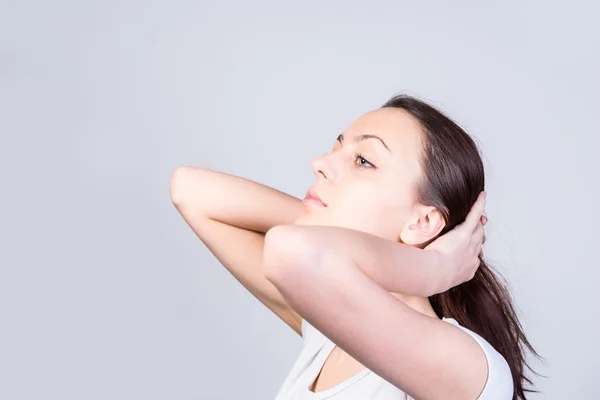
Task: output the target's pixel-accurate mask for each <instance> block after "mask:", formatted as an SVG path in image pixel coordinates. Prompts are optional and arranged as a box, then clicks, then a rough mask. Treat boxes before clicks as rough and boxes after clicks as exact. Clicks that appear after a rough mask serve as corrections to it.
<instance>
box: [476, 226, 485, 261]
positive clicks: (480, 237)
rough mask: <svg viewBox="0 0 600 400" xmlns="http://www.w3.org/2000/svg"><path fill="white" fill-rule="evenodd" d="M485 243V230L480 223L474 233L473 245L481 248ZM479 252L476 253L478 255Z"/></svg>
mask: <svg viewBox="0 0 600 400" xmlns="http://www.w3.org/2000/svg"><path fill="white" fill-rule="evenodd" d="M484 242H485V230H484V229H483V223H481V222H479V223H478V224H477V227H476V228H475V231H474V232H473V243H475V245H476V246H481V245H482V244H483V243H484ZM478 253H479V252H477V253H475V254H478Z"/></svg>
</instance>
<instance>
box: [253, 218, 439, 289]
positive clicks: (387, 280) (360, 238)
mask: <svg viewBox="0 0 600 400" xmlns="http://www.w3.org/2000/svg"><path fill="white" fill-rule="evenodd" d="M269 235H272V236H275V240H272V239H273V238H272V239H271V240H269V239H267V242H269V241H271V242H277V243H278V244H277V245H276V246H270V248H268V249H267V248H265V252H269V251H275V252H278V251H283V252H287V254H288V257H289V258H291V257H313V258H314V259H319V262H318V263H315V265H317V264H318V265H320V267H321V268H323V267H324V268H335V267H336V266H335V265H332V264H334V263H335V261H333V260H339V259H340V257H344V258H346V259H347V260H348V261H351V262H352V263H354V264H355V265H356V266H357V267H358V268H359V269H360V270H361V271H363V272H364V273H365V274H366V275H367V276H369V277H370V278H371V279H372V280H373V281H374V282H376V283H377V284H379V285H380V286H382V287H383V288H384V289H386V290H387V291H389V292H395V293H402V294H408V295H417V296H424V297H427V296H431V295H433V294H435V293H439V291H440V288H441V287H444V285H445V284H446V282H445V281H444V279H446V276H445V275H446V274H445V273H444V270H443V266H442V262H441V258H440V256H439V254H437V253H436V252H433V251H427V250H422V249H419V248H416V247H413V246H409V245H406V244H402V243H397V242H394V241H391V240H387V239H383V238H380V237H378V236H375V235H371V234H368V233H364V232H360V231H355V230H351V229H346V228H339V227H333V226H307V225H301V226H297V225H295V226H289V225H288V226H277V227H275V228H273V229H272V230H270V231H269V232H268V233H267V237H269ZM282 256H283V257H284V258H286V256H285V255H282ZM265 257H267V255H266V256H265ZM328 260H332V261H331V263H329V264H328V262H327V261H328ZM309 263H310V261H309ZM282 268H285V266H282Z"/></svg>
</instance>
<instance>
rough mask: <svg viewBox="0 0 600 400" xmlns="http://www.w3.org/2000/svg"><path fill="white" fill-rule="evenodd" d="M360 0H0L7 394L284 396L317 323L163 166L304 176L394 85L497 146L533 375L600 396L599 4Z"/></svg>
mask: <svg viewBox="0 0 600 400" xmlns="http://www.w3.org/2000/svg"><path fill="white" fill-rule="evenodd" d="M357 3H359V2H357ZM360 3H361V4H351V3H350V2H344V1H328V2H324V1H320V2H317V1H314V2H307V1H303V2H294V3H292V2H276V1H272V2H257V1H252V2H243V1H235V2H234V1H224V2H216V1H213V2H208V1H205V2H198V1H196V2H193V1H187V2H185V1H170V2H166V1H163V2H157V1H151V2H150V1H144V2H142V1H137V2H135V1H118V2H117V1H114V0H113V1H103V2H101V1H87V2H81V1H80V2H75V1H70V2H66V1H54V2H42V1H19V2H17V1H11V2H6V1H3V2H2V3H1V6H0V110H1V111H0V132H1V142H0V163H1V165H0V167H1V168H0V174H1V179H2V180H1V182H2V197H1V200H0V201H1V203H0V204H1V208H0V209H1V216H0V217H1V224H0V226H1V232H2V236H1V239H2V244H1V245H0V247H1V251H0V257H1V258H0V266H1V271H0V273H1V275H0V398H1V399H3V400H4V399H6V400H21V399H28V400H29V399H31V400H33V399H35V400H38V399H44V400H46V399H60V400H81V399H86V400H96V399H111V400H117V399H119V400H121V399H123V400H125V399H127V400H129V399H144V400H154V399H178V400H179V399H190V400H191V399H256V400H260V399H272V398H274V396H275V394H276V393H277V391H278V390H279V388H280V386H281V384H282V383H283V380H284V378H285V377H286V375H287V373H288V372H289V370H290V369H291V366H292V364H293V362H294V361H295V359H296V357H297V355H298V353H299V351H300V349H301V346H302V339H301V338H300V337H299V336H298V335H296V334H295V333H294V332H293V331H292V330H291V329H290V328H289V327H288V326H287V325H285V324H284V323H283V322H282V321H280V320H279V319H278V318H277V317H276V316H275V315H274V314H273V313H272V312H271V311H269V310H268V309H267V308H266V307H264V306H263V305H262V304H261V303H260V302H259V301H258V300H256V299H255V298H254V297H253V296H252V295H251V294H249V293H248V292H247V291H246V289H244V288H243V287H242V286H241V285H240V284H239V283H238V282H237V281H236V280H235V279H234V278H233V276H232V275H230V274H229V273H228V272H227V270H225V268H224V267H222V266H221V265H220V264H219V263H218V261H217V260H216V258H215V257H214V256H213V255H212V254H211V253H210V252H209V251H208V250H207V249H206V248H205V247H204V245H203V244H202V243H201V242H200V240H199V239H198V238H197V237H196V236H195V235H194V233H193V232H192V230H191V229H190V228H189V227H188V226H187V225H186V223H185V221H184V220H183V219H182V218H181V216H180V215H179V214H178V213H177V211H176V209H175V208H174V206H173V205H172V203H171V201H170V197H169V179H170V177H171V174H172V173H173V171H174V170H175V168H176V167H177V166H180V165H197V166H203V167H208V168H212V169H217V170H221V171H225V172H228V173H232V174H236V175H241V176H243V177H246V178H250V179H253V180H256V181H259V182H261V183H265V184H267V185H270V186H274V187H276V188H278V189H280V190H283V191H285V192H288V193H290V194H292V195H295V196H297V197H303V195H304V193H305V191H306V189H307V188H308V187H309V186H310V185H311V184H312V183H313V182H314V180H315V177H314V175H313V173H312V171H311V160H312V159H313V158H314V157H317V156H319V155H321V154H323V153H324V152H326V151H329V150H330V148H331V146H332V145H333V143H334V141H335V138H336V136H337V134H338V133H340V132H342V131H343V130H344V129H346V128H347V127H348V125H350V123H351V122H352V121H353V120H355V119H356V118H357V117H359V116H360V115H361V114H363V113H365V112H367V111H369V110H372V109H374V108H377V107H379V106H380V105H381V104H383V103H384V102H385V101H386V100H387V99H388V98H389V97H390V96H392V95H394V94H396V93H406V94H411V95H415V96H417V97H419V98H421V99H424V100H426V101H428V102H431V103H432V104H433V105H435V106H437V107H439V108H440V109H442V110H443V111H444V112H446V113H448V115H449V116H450V117H452V118H453V119H455V120H456V121H457V122H458V123H459V124H460V125H461V126H463V127H464V128H465V129H466V130H467V131H468V132H469V133H470V134H471V135H473V136H475V138H476V141H477V143H478V145H479V146H480V149H481V151H482V152H483V155H484V161H485V167H486V177H487V179H486V185H487V191H488V205H487V209H486V212H487V215H488V217H489V221H490V222H489V224H488V225H487V227H486V230H487V235H488V240H487V243H486V252H487V257H488V258H489V260H490V262H491V263H492V264H493V265H494V266H496V267H497V268H498V269H499V270H500V271H501V272H502V273H503V274H504V275H505V276H506V277H507V279H508V280H509V282H510V284H511V291H512V293H513V295H514V298H515V301H516V304H517V307H518V309H519V312H520V316H521V321H522V323H523V326H524V328H525V331H526V333H527V334H528V337H529V339H530V340H531V342H532V343H533V344H534V346H535V347H536V349H537V350H538V351H539V352H540V353H541V354H542V355H543V356H544V357H545V358H546V362H545V363H540V362H537V361H536V360H532V361H533V365H534V366H535V367H536V368H537V370H538V371H539V372H540V373H542V374H544V375H547V376H548V378H547V379H540V378H536V377H534V381H535V383H536V384H537V387H538V388H539V389H540V390H542V391H543V394H540V395H533V396H531V398H533V399H565V398H568V399H594V398H597V393H598V389H597V383H598V379H599V378H600V367H599V363H600V361H599V360H600V351H599V350H598V347H599V346H598V327H599V325H598V311H597V307H598V304H599V302H600V295H599V294H598V284H599V279H598V278H599V273H598V264H599V262H598V251H597V250H598V239H599V236H598V233H597V232H598V230H597V228H598V226H599V224H600V220H599V217H598V203H599V201H600V198H599V191H598V184H599V179H598V173H599V172H600V168H599V166H598V164H599V163H598V146H599V145H600V142H599V140H598V134H599V132H600V129H599V128H600V123H599V115H600V77H599V74H600V52H599V50H600V40H599V38H600V31H599V28H598V25H597V16H598V13H599V11H600V7H599V6H598V5H595V4H593V3H594V2H591V1H590V2H589V3H588V4H584V3H583V2H569V3H568V4H567V3H566V2H553V3H550V2H546V1H502V2H495V3H493V4H487V3H485V2H479V1H461V2H443V1H434V2H417V1H414V2H407V1H403V2H398V1H396V2H392V1H390V2H368V4H367V2H360Z"/></svg>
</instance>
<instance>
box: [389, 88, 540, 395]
mask: <svg viewBox="0 0 600 400" xmlns="http://www.w3.org/2000/svg"><path fill="white" fill-rule="evenodd" d="M384 107H393V108H400V109H403V110H405V111H406V112H408V113H409V114H410V115H412V117H414V118H415V119H416V120H417V121H418V122H419V124H420V126H421V130H422V138H423V140H422V143H423V153H422V155H421V158H420V162H421V167H422V169H423V178H422V180H421V181H420V182H419V184H418V185H417V187H416V192H415V193H416V200H417V201H418V202H419V203H420V204H425V205H428V206H433V207H436V208H437V209H438V210H439V211H440V212H441V213H442V215H443V216H444V220H445V222H446V226H445V227H444V229H443V230H442V231H441V232H440V234H439V235H443V234H444V233H446V232H448V231H450V230H452V228H454V227H455V226H457V225H458V224H460V223H462V222H463V221H464V220H465V218H466V216H467V214H468V212H469V210H470V209H471V207H472V206H473V204H474V203H475V201H476V200H477V196H478V195H479V193H480V192H481V191H483V190H485V176H484V169H483V162H482V160H481V156H480V154H479V151H478V149H477V146H476V144H475V142H474V141H473V139H472V138H471V137H470V136H469V135H468V134H467V133H466V132H465V131H464V130H463V129H462V128H461V127H460V126H458V124H456V123H455V122H454V121H452V120H451V119H450V118H448V117H447V116H446V115H444V113H442V112H441V111H439V110H437V109H436V108H434V107H433V106H431V105H429V104H427V103H425V102H423V101H422V100H419V99H416V98H415V97H412V96H408V95H404V94H399V95H396V96H394V97H392V98H391V99H390V100H388V101H387V102H386V103H385V104H384V105H383V106H382V108H384ZM479 258H480V262H481V264H480V266H479V268H478V269H477V272H476V273H475V276H474V277H473V279H471V280H469V281H467V282H465V283H463V284H461V285H458V286H456V287H453V288H452V289H450V290H448V291H446V292H444V293H440V294H436V295H433V296H431V297H429V300H430V302H431V305H432V306H433V309H434V310H435V312H436V314H437V315H438V317H440V318H442V317H450V318H454V319H456V320H457V321H458V322H459V323H460V324H461V325H462V326H464V327H466V328H468V329H470V330H472V331H473V332H476V333H477V334H479V335H480V336H481V337H483V338H484V339H485V340H487V341H488V343H490V344H491V345H492V346H493V347H494V348H495V349H496V350H497V351H498V352H499V353H500V354H502V356H503V357H504V359H505V360H506V361H507V363H508V365H509V366H510V370H511V373H512V378H513V384H514V396H513V400H517V399H525V392H537V391H536V390H533V384H532V381H531V380H530V379H529V378H528V377H526V376H525V371H524V369H525V368H527V369H529V370H530V371H532V372H534V373H535V371H533V369H532V368H531V366H530V365H529V364H528V363H527V361H526V360H525V351H526V350H529V351H530V352H531V353H532V354H534V355H535V356H537V357H539V358H541V357H540V356H539V354H538V353H537V352H536V351H535V350H534V349H533V347H532V345H531V343H529V340H527V337H526V336H525V333H524V332H523V327H522V326H521V323H520V322H519V319H518V317H517V313H516V312H515V309H514V306H513V304H512V298H511V295H510V292H509V291H508V289H507V286H506V282H505V280H504V278H502V276H501V275H500V274H499V273H498V272H495V271H493V270H492V269H491V268H490V267H489V266H488V265H487V264H486V262H485V261H484V259H483V256H482V255H480V257H479ZM536 374H537V373H536ZM537 375H539V374H537Z"/></svg>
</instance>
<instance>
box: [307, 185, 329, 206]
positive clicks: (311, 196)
mask: <svg viewBox="0 0 600 400" xmlns="http://www.w3.org/2000/svg"><path fill="white" fill-rule="evenodd" d="M302 203H303V204H313V205H316V206H320V207H327V204H325V203H324V202H323V200H321V198H320V197H319V195H318V194H317V192H315V191H314V190H312V189H309V190H308V192H306V197H304V199H303V200H302Z"/></svg>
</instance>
